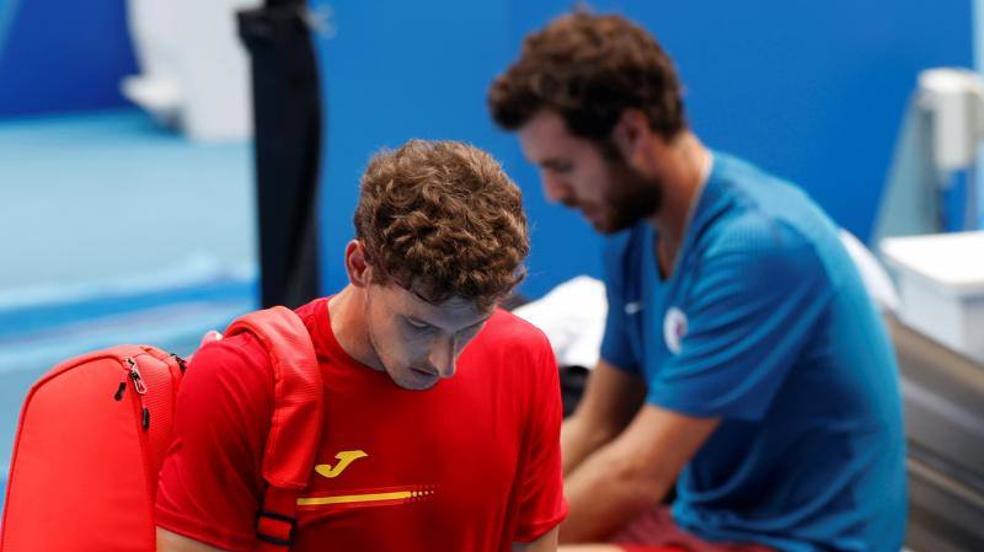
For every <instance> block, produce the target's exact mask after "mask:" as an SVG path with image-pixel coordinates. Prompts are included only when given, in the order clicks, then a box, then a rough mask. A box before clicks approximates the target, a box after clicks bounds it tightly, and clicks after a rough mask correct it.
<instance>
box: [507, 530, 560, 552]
mask: <svg viewBox="0 0 984 552" xmlns="http://www.w3.org/2000/svg"><path fill="white" fill-rule="evenodd" d="M557 532H558V528H557V527H554V528H553V529H551V530H550V531H548V532H547V534H545V535H543V536H542V537H540V538H538V539H536V540H535V541H533V542H516V543H513V545H512V552H556V550H557Z"/></svg>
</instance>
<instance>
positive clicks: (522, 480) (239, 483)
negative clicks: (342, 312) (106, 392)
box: [156, 299, 567, 552]
mask: <svg viewBox="0 0 984 552" xmlns="http://www.w3.org/2000/svg"><path fill="white" fill-rule="evenodd" d="M327 305H328V301H327V299H319V300H317V301H314V302H312V303H310V304H308V305H306V306H304V307H301V308H300V309H298V311H297V312H298V314H299V315H300V316H301V318H302V319H303V320H304V323H305V325H306V326H307V328H308V330H309V331H310V333H311V336H312V339H313V341H314V344H315V350H316V351H317V355H318V362H319V365H320V368H321V371H322V374H323V376H324V389H325V425H324V429H323V431H322V434H323V435H322V439H321V444H320V447H319V453H318V456H317V457H316V463H317V464H318V465H319V466H318V468H317V469H316V471H315V473H312V477H311V482H310V484H309V486H308V488H307V489H306V490H305V491H304V492H303V493H302V494H301V499H300V500H299V506H298V512H297V515H298V530H297V535H296V537H295V541H294V543H295V544H294V547H293V548H292V549H293V550H298V551H306V550H325V549H328V548H326V547H330V549H331V550H360V551H365V552H372V551H392V550H400V551H414V550H420V551H424V550H426V551H428V552H431V551H435V550H440V551H445V550H446V551H454V552H467V551H493V550H495V551H498V550H509V549H510V544H511V543H512V542H529V541H532V540H535V539H536V538H538V537H540V536H541V535H543V534H545V533H546V532H547V531H549V530H550V529H552V528H553V527H554V526H556V525H557V524H558V523H559V522H560V521H561V520H562V519H563V517H564V516H565V515H566V513H567V507H566V504H565V502H564V499H563V485H562V482H561V471H560V420H561V404H560V391H559V385H558V381H557V379H558V376H557V369H556V363H555V360H554V356H553V352H552V351H551V349H550V346H549V343H548V342H547V340H546V338H545V337H544V336H543V334H542V333H541V332H540V331H539V330H537V329H535V328H534V327H533V326H531V325H529V324H528V323H526V322H524V321H522V320H520V319H518V318H516V317H514V316H513V315H511V314H509V313H507V312H505V311H497V312H496V313H495V314H494V315H493V316H492V318H491V319H489V321H488V323H487V324H486V326H485V328H484V329H483V330H482V331H481V332H480V333H479V335H478V336H477V337H475V339H474V340H473V341H472V342H471V343H470V344H469V345H468V346H467V347H466V349H465V350H464V351H463V352H462V354H461V357H460V359H459V361H458V366H457V372H456V373H455V375H454V377H452V378H450V379H447V380H442V381H440V382H439V383H438V384H437V385H435V386H434V387H433V388H431V389H429V390H427V391H408V390H404V389H401V388H400V387H398V386H396V384H394V383H393V382H392V381H391V380H390V378H389V376H388V375H386V373H384V372H379V371H376V370H373V369H372V368H369V367H367V366H365V365H363V364H360V363H359V362H357V361H355V360H354V359H352V358H351V357H350V356H348V355H347V354H346V353H345V351H344V350H343V349H342V348H341V346H340V345H339V343H338V341H337V340H336V339H335V336H334V334H333V333H332V331H331V324H330V323H329V319H328V308H327ZM272 379H273V372H272V368H271V367H270V364H269V361H268V359H267V355H266V352H265V351H264V349H262V347H261V346H260V344H259V343H258V342H257V341H256V339H255V338H253V337H252V336H250V335H239V336H235V337H232V338H228V339H223V340H222V341H220V342H217V343H214V344H210V345H207V346H205V347H203V348H202V349H201V350H200V351H199V352H198V353H197V354H196V355H195V357H194V360H193V361H192V363H191V366H190V367H189V369H188V372H187V374H186V376H185V378H184V381H183V382H182V385H181V390H180V392H179V393H178V397H177V407H176V413H175V420H174V441H173V443H172V445H171V447H170V449H169V451H168V454H167V457H166V458H165V460H164V466H163V468H162V469H161V474H160V481H159V484H158V494H157V507H156V522H157V524H158V525H159V526H161V527H163V528H164V529H167V530H169V531H172V532H174V533H178V534H180V535H184V536H187V537H189V538H192V539H194V540H197V541H200V542H203V543H205V544H209V545H212V546H215V547H218V548H223V549H231V550H249V549H251V548H252V547H253V546H254V545H255V544H256V537H255V535H256V529H255V525H254V523H255V519H256V512H257V509H258V504H259V502H258V501H259V498H260V496H261V492H262V489H263V485H264V483H263V481H262V478H261V476H260V473H259V468H260V455H261V452H262V450H263V445H264V441H265V438H266V435H267V433H268V431H269V428H270V418H271V413H272V390H273V383H272Z"/></svg>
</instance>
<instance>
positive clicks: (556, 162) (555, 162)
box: [539, 157, 570, 169]
mask: <svg viewBox="0 0 984 552" xmlns="http://www.w3.org/2000/svg"><path fill="white" fill-rule="evenodd" d="M539 165H540V166H541V167H545V168H548V169H558V168H562V167H566V166H568V165H570V161H566V160H563V159H557V158H556V157H548V158H547V159H544V160H542V161H540V162H539Z"/></svg>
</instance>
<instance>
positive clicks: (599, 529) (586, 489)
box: [560, 444, 673, 544]
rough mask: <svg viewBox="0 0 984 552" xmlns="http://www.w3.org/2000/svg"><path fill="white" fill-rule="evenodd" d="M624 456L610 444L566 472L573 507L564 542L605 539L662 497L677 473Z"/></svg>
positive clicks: (566, 490)
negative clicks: (660, 471) (659, 470)
mask: <svg viewBox="0 0 984 552" xmlns="http://www.w3.org/2000/svg"><path fill="white" fill-rule="evenodd" d="M624 458H625V455H624V454H621V453H620V452H619V451H617V450H616V446H615V445H611V444H610V445H606V446H605V447H603V448H601V449H599V450H598V451H597V452H595V453H594V454H592V455H590V456H589V457H588V458H587V459H585V460H584V461H583V462H582V463H581V464H580V465H579V466H578V467H577V468H576V469H574V470H573V471H572V472H571V473H570V474H568V475H567V476H566V478H565V483H564V494H565V495H566V496H567V502H568V506H569V508H570V510H569V512H568V514H567V519H566V520H565V521H564V523H563V524H562V525H561V528H560V542H561V543H563V544H569V543H578V542H598V541H601V540H604V539H605V538H607V537H609V536H611V534H612V533H613V532H615V531H617V530H618V529H619V528H621V527H622V526H624V525H625V524H626V523H627V522H628V521H630V520H632V519H633V518H635V517H636V516H638V515H640V514H641V513H643V512H644V511H646V510H647V509H648V508H653V507H655V506H656V505H657V504H659V502H660V501H661V500H662V498H663V496H664V495H665V494H666V492H667V491H668V490H669V488H670V486H671V485H672V484H673V476H672V475H669V474H667V475H666V476H662V475H660V474H658V473H653V472H652V470H646V469H645V468H644V467H640V466H636V465H634V464H633V462H631V461H625V460H622V459H624Z"/></svg>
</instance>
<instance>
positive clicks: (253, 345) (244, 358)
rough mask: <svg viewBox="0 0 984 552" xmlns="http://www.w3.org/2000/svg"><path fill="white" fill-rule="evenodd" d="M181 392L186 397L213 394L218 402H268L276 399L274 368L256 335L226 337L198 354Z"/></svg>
mask: <svg viewBox="0 0 984 552" xmlns="http://www.w3.org/2000/svg"><path fill="white" fill-rule="evenodd" d="M181 389H182V391H183V392H184V393H185V394H188V393H191V394H195V395H198V394H203V393H206V394H209V395H213V396H214V398H215V399H216V400H220V399H230V400H234V401H235V402H240V403H241V402H244V401H246V402H250V403H254V404H260V403H268V402H270V401H271V400H272V396H273V366H272V364H271V362H270V358H269V355H267V352H266V349H264V347H263V345H262V344H261V343H260V341H259V339H257V338H256V337H255V336H253V335H252V334H250V333H241V334H237V335H234V336H231V337H224V338H222V339H220V340H219V341H216V342H212V343H209V344H207V345H205V346H203V347H202V348H201V349H199V350H198V351H197V352H196V353H195V355H194V356H193V357H192V359H191V362H189V364H188V371H187V372H186V374H185V377H184V379H183V380H182V382H181ZM219 395H221V397H220V396H219Z"/></svg>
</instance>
